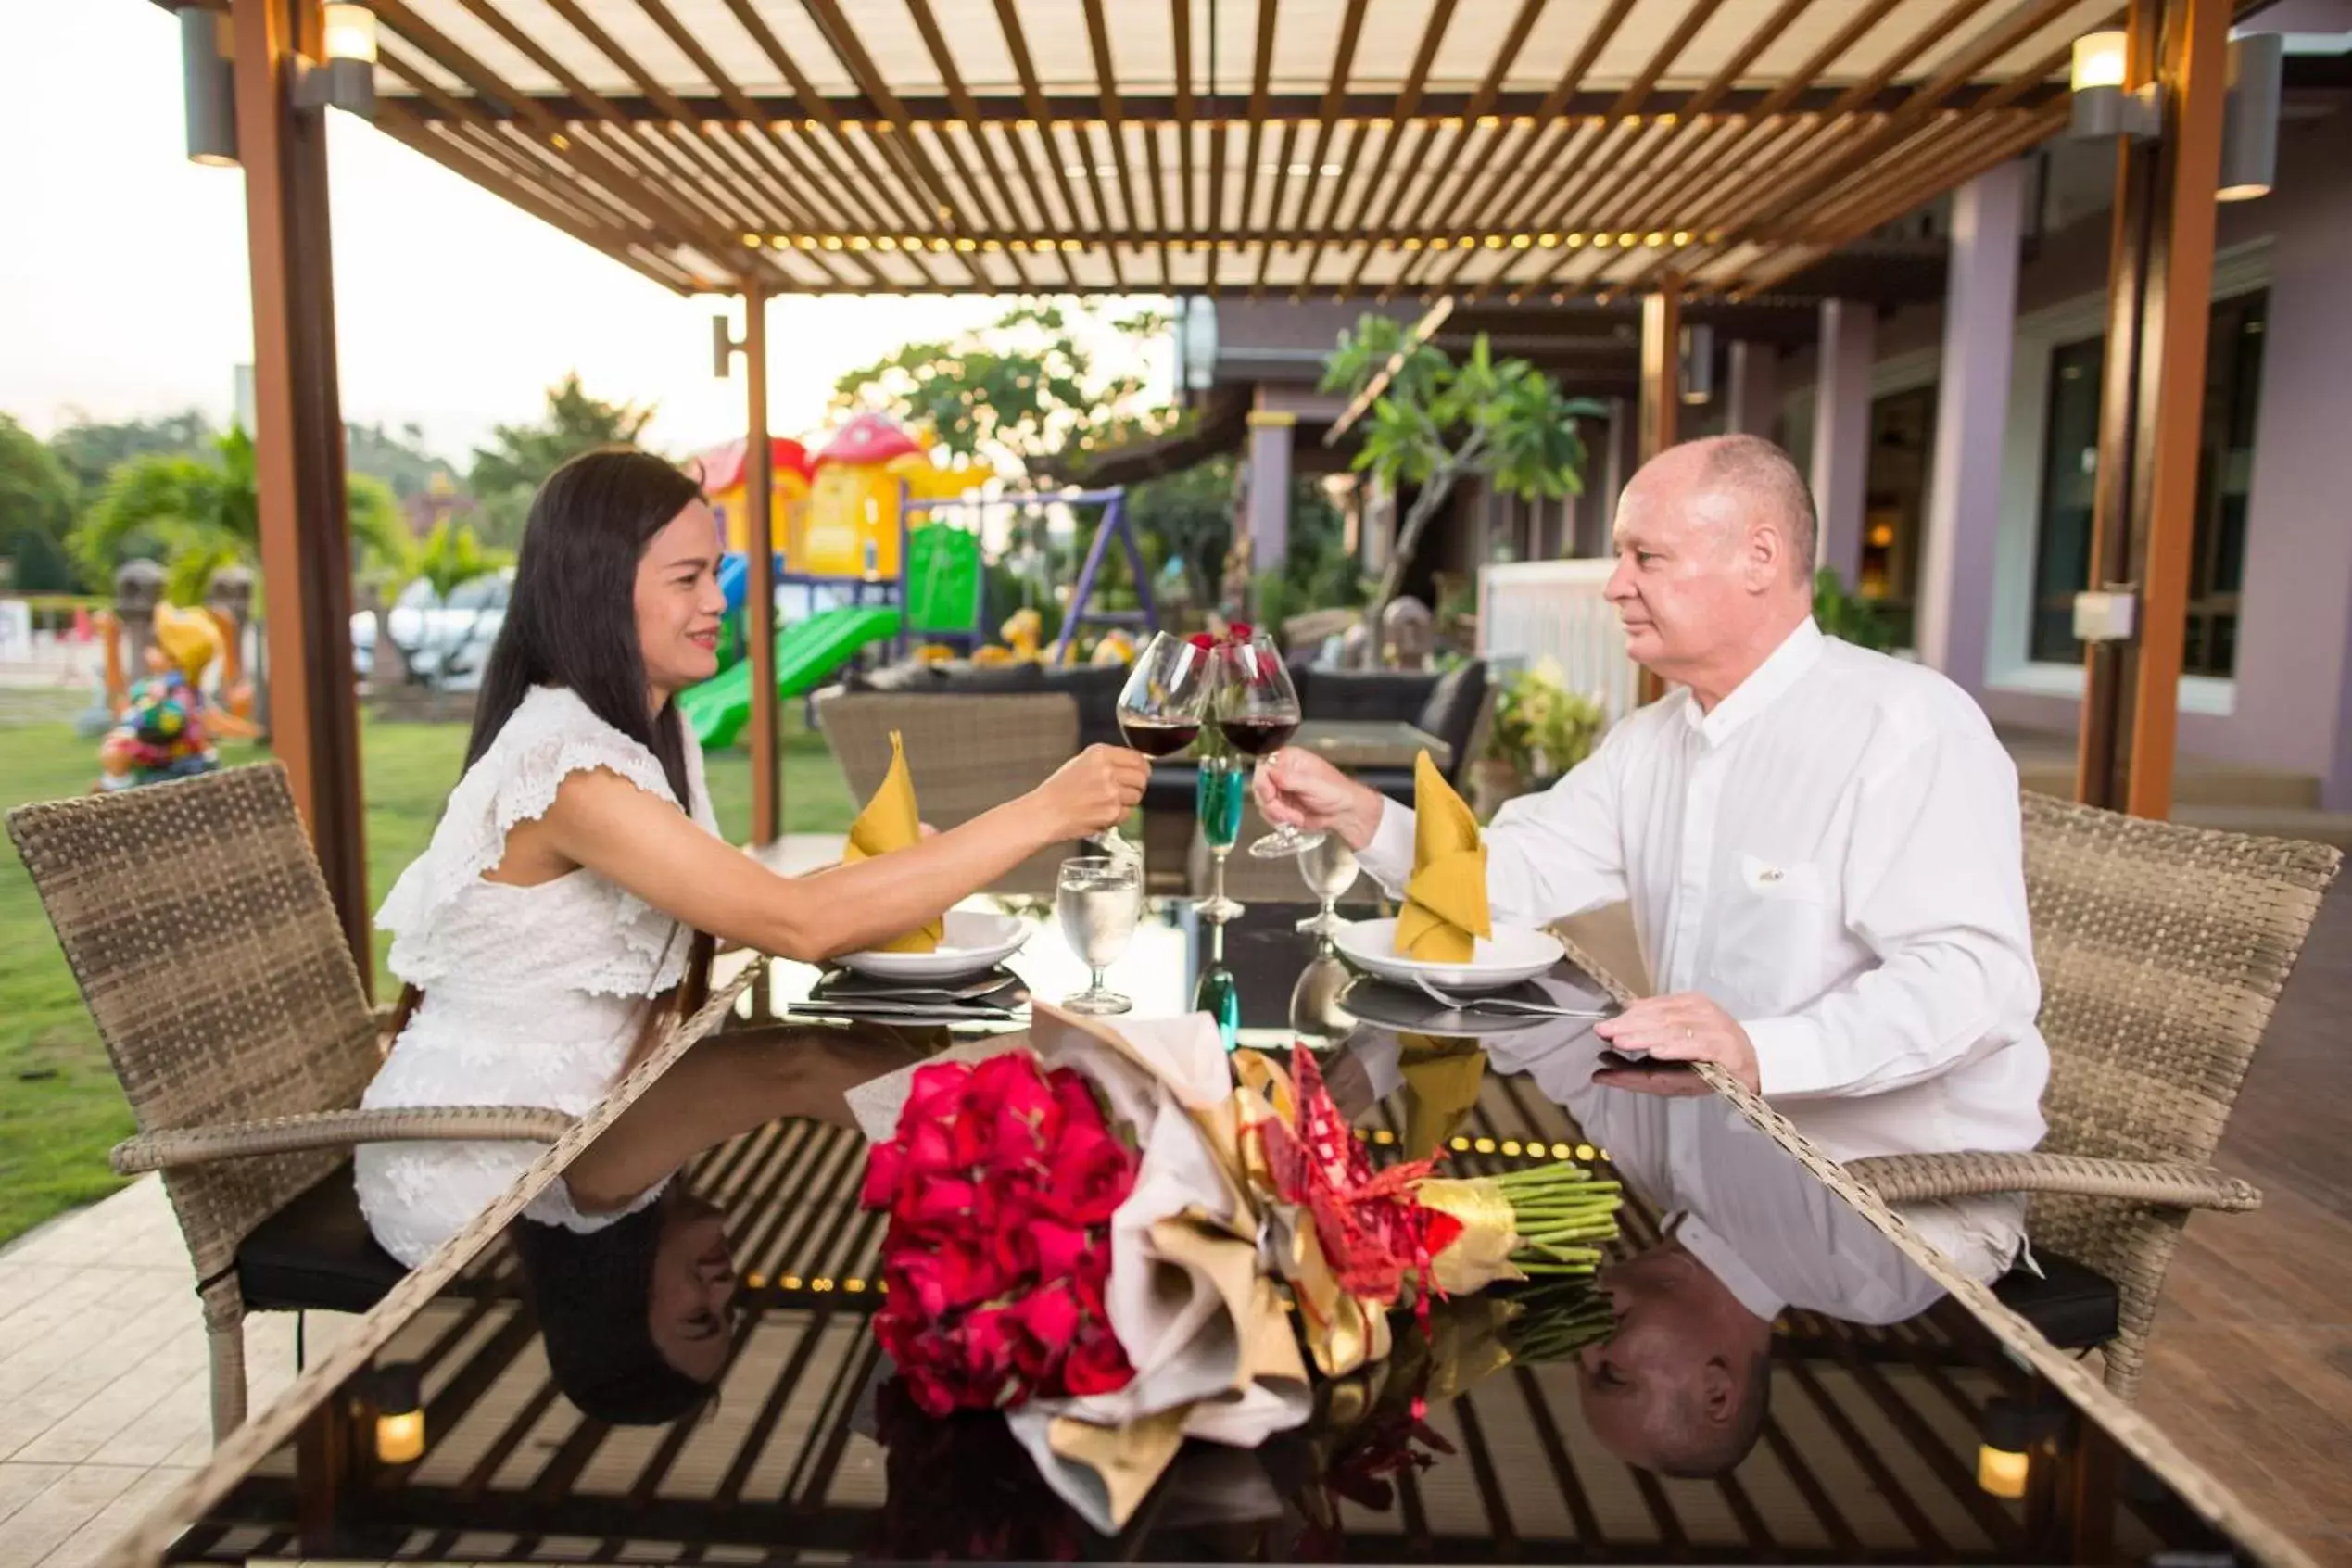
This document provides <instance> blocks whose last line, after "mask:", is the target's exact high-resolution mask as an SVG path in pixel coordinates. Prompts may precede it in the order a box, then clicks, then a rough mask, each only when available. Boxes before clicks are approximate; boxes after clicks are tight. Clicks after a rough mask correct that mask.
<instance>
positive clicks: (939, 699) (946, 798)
mask: <svg viewBox="0 0 2352 1568" xmlns="http://www.w3.org/2000/svg"><path fill="white" fill-rule="evenodd" d="M816 722H817V723H818V725H819V726H821V727H823V729H824V731H825V740H826V743H827V744H828V745H829V746H831V747H832V748H833V760H834V761H835V762H837V763H839V764H840V765H841V777H842V778H845V779H847V780H848V781H849V787H850V793H851V794H853V795H854V796H855V797H856V798H857V799H859V800H861V801H863V800H866V799H867V798H868V797H869V796H871V795H872V794H873V793H874V791H875V790H878V789H879V788H881V784H882V776H883V775H884V774H885V773H887V772H889V771H890V765H891V731H893V730H896V731H897V732H898V733H899V734H900V736H901V737H902V738H903V739H904V740H905V743H906V765H907V768H908V770H909V771H911V772H912V773H913V774H914V776H915V794H916V798H917V802H918V803H920V805H921V807H922V812H923V820H924V821H926V822H928V823H929V824H930V825H931V826H932V827H934V828H953V827H955V826H956V825H957V824H959V823H963V822H968V821H970V820H971V819H972V818H973V817H975V816H980V814H981V813H982V812H984V811H987V810H989V809H990V808H992V807H993V806H1000V805H1003V804H1004V803H1005V802H1006V801H1009V800H1012V799H1014V798H1015V797H1017V796H1019V795H1023V794H1026V793H1028V792H1029V791H1030V790H1034V789H1035V788H1037V786H1038V785H1040V784H1043V782H1045V780H1046V779H1047V778H1051V777H1052V776H1053V773H1054V770H1055V769H1056V768H1057V767H1059V766H1061V765H1062V764H1064V763H1066V762H1068V761H1069V759H1070V758H1071V757H1073V756H1075V755H1077V754H1078V703H1077V702H1075V701H1074V700H1073V699H1072V698H1070V697H1069V694H1067V693H1065V692H1057V691H1056V692H1012V693H996V692H970V693H966V694H962V695H946V694H941V693H925V694H921V695H912V694H909V695H902V694H900V693H897V692H883V691H834V692H830V693H828V694H826V695H824V696H821V697H819V698H818V699H817V700H816ZM1079 853H1081V852H1080V850H1079V847H1078V846H1077V845H1076V844H1074V843H1064V844H1054V845H1049V846H1048V847H1046V848H1045V849H1043V850H1041V851H1039V852H1038V853H1037V854H1033V855H1031V856H1030V857H1029V858H1028V859H1027V860H1024V861H1022V862H1021V863H1020V864H1019V865H1018V866H1014V867H1013V868H1012V869H1011V870H1010V871H1008V872H1006V873H1005V875H1004V876H1003V877H1000V878H999V879H997V880H996V881H995V882H994V883H993V884H992V885H991V887H990V890H989V891H993V892H1017V893H1035V894H1043V895H1046V896H1049V897H1050V896H1051V895H1052V893H1053V891H1054V876H1055V867H1056V866H1058V865H1059V864H1060V863H1061V862H1062V861H1064V860H1066V859H1068V858H1069V856H1071V855H1073V854H1079Z"/></svg>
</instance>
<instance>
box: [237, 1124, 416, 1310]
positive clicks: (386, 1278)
mask: <svg viewBox="0 0 2352 1568" xmlns="http://www.w3.org/2000/svg"><path fill="white" fill-rule="evenodd" d="M407 1272H408V1269H407V1267H406V1266H405V1265H403V1264H402V1263H401V1262H400V1260H399V1259H398V1258H394V1257H393V1256H392V1255H391V1254H390V1253H388V1252H386V1251H385V1250H384V1249H383V1248H382V1247H380V1246H376V1244H375V1237H374V1236H373V1235H371V1234H369V1233H368V1222H367V1220H366V1219H365V1218H364V1217H363V1216H362V1215H361V1214H360V1195H359V1192H358V1190H357V1189H356V1188H354V1187H353V1186H352V1184H351V1164H350V1162H349V1161H348V1160H346V1161H345V1162H344V1163H343V1164H341V1165H338V1166H336V1167H335V1169H334V1170H330V1171H328V1172H327V1174H326V1175H325V1176H324V1177H322V1178H321V1179H320V1181H319V1182H318V1183H317V1184H316V1185H314V1186H312V1187H311V1188H310V1189H309V1190H308V1191H307V1192H305V1193H303V1194H302V1195H301V1196H299V1197H297V1198H296V1199H295V1200H294V1201H293V1202H291V1203H289V1204H287V1205H286V1206H285V1208H281V1209H279V1210H278V1211H277V1212H276V1213H275V1214H272V1215H271V1216H270V1217H269V1218H268V1219H267V1220H263V1221H261V1223H260V1225H259V1226H258V1227H257V1228H256V1229H255V1230H254V1233H252V1234H251V1235H249V1236H247V1237H246V1238H245V1245H244V1246H240V1247H238V1248H237V1288H238V1289H239V1290H241V1291H243V1292H244V1293H245V1304H246V1307H247V1309H248V1310H252V1311H257V1312H290V1311H322V1312H364V1311H366V1310H367V1309H369V1308H371V1307H373V1306H374V1305H375V1304H376V1303H377V1302H378V1301H381V1300H382V1299H384V1294H385V1292H386V1291H388V1290H390V1289H391V1288H392V1287H393V1286H394V1285H396V1284H398V1283H399V1282H400V1279H401V1276H403V1275H405V1274H406V1273H407Z"/></svg>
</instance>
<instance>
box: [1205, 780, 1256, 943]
mask: <svg viewBox="0 0 2352 1568" xmlns="http://www.w3.org/2000/svg"><path fill="white" fill-rule="evenodd" d="M1248 790H1249V776H1248V775H1247V774H1245V773H1244V772H1243V771H1242V766H1241V764H1240V763H1238V762H1236V761H1235V760H1234V759H1233V758H1232V757H1228V756H1214V757H1203V758H1201V760H1200V777H1199V778H1198V779H1197V780H1195V783H1194V786H1193V807H1194V813H1195V816H1198V817H1199V819H1200V832H1201V837H1202V838H1203V839H1204V840H1205V841H1207V842H1208V866H1209V879H1208V897H1207V898H1206V899H1204V900H1202V901H1201V906H1200V917H1201V918H1202V919H1204V920H1207V921H1208V922H1210V923H1211V924H1212V925H1222V924H1224V923H1225V922H1226V921H1228V920H1233V919H1237V918H1239V917H1240V916H1241V913H1242V906H1241V904H1240V903H1239V902H1238V901H1236V900H1234V899H1231V898H1228V897H1226V896H1225V857H1226V856H1227V855H1228V854H1232V853H1233V841H1234V840H1235V839H1237V838H1239V837H1241V825H1242V797H1243V796H1244V795H1245V794H1246V793H1247V791H1248Z"/></svg>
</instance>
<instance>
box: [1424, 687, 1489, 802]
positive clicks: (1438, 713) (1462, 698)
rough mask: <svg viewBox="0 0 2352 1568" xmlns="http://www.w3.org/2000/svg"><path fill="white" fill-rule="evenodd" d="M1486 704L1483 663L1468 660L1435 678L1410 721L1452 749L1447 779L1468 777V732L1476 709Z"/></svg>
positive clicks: (1470, 759) (1475, 715)
mask: <svg viewBox="0 0 2352 1568" xmlns="http://www.w3.org/2000/svg"><path fill="white" fill-rule="evenodd" d="M1484 702H1486V661H1485V660H1483V659H1472V660H1469V661H1467V662H1465V663H1464V664H1460V665H1458V666H1456V667H1455V668H1453V669H1450V670H1448V671H1447V672H1446V673H1445V674H1444V675H1442V676H1439V677H1437V684H1436V685H1435V686H1434V687H1432V688H1431V689H1430V692H1429V700H1428V701H1427V702H1423V704H1422V707H1421V714H1420V716H1418V717H1417V718H1415V719H1414V721H1413V722H1414V723H1415V724H1417V725H1419V726H1420V727H1422V728H1423V729H1425V730H1427V731H1429V733H1430V734H1432V735H1435V737H1437V739H1438V740H1443V741H1444V742H1445V743H1446V744H1447V745H1448V746H1450V747H1452V748H1453V756H1454V762H1453V766H1452V767H1451V768H1449V769H1448V778H1453V779H1455V780H1460V779H1463V778H1469V777H1470V765H1471V762H1472V761H1473V759H1472V758H1471V757H1470V756H1469V755H1468V754H1467V753H1468V752H1469V750H1470V732H1471V731H1472V730H1473V729H1475V728H1477V727H1478V709H1479V707H1480V705H1481V704H1483V703H1484Z"/></svg>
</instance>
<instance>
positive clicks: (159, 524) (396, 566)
mask: <svg viewBox="0 0 2352 1568" xmlns="http://www.w3.org/2000/svg"><path fill="white" fill-rule="evenodd" d="M215 446H216V448H217V449H218V450H219V452H220V461H219V462H203V461H201V460H200V459H196V458H192V457H173V456H163V455H160V454H154V453H150V454H148V455H146V456H144V457H136V458H133V459H131V460H130V461H129V462H124V463H121V464H120V465H118V466H117V467H116V468H115V470H114V472H113V474H110V475H109V476H108V477H107V487H106V489H105V491H104V492H103V493H102V494H101V495H100V496H99V497H98V500H97V503H96V504H95V505H94V506H93V507H91V509H90V510H89V512H87V513H86V514H85V515H84V516H83V517H82V521H81V522H80V523H78V524H76V525H74V528H73V532H72V534H71V535H70V537H69V538H68V541H67V542H68V545H69V547H70V549H71V550H72V552H73V555H74V559H75V561H76V562H77V563H79V564H80V565H81V567H82V571H83V573H84V574H85V575H87V577H88V578H89V580H90V581H92V582H96V583H103V582H106V581H107V579H108V578H110V577H111V576H112V575H113V573H114V569H115V567H116V566H117V565H119V564H120V563H121V561H122V560H123V559H124V557H126V556H127V555H130V554H133V553H139V552H144V551H145V550H154V551H156V552H157V553H159V554H160V555H162V556H163V558H164V569H165V572H166V575H167V580H166V586H165V593H166V595H167V597H169V598H170V600H171V602H172V603H174V604H182V605H187V604H196V603H199V602H201V601H202V600H203V598H204V593H205V589H206V588H209V586H210V585H211V582H212V575H213V573H215V572H217V571H219V570H220V569H221V567H223V566H227V565H231V564H234V563H240V562H241V563H246V564H247V565H258V564H259V562H260V555H261V508H260V499H259V490H258V487H257V486H256V483H255V479H254V472H253V440H252V438H251V437H250V436H247V435H246V433H245V432H244V431H243V430H239V429H232V430H231V431H230V432H229V433H228V434H227V435H225V436H221V437H220V439H219V440H218V441H217V442H216V443H215ZM346 494H347V498H348V512H349V517H350V525H351V539H352V543H353V545H354V546H355V547H356V548H357V552H358V556H359V562H360V569H361V570H362V571H365V572H369V573H382V574H384V575H389V576H394V577H405V576H407V575H409V572H410V569H411V560H412V558H413V555H414V552H415V544H414V541H413V540H411V537H409V531H408V527H407V525H406V524H404V523H403V522H402V521H401V519H400V512H399V507H398V503H397V502H396V501H395V500H394V499H392V492H391V491H390V490H388V489H386V487H385V486H384V485H383V483H382V482H381V481H379V480H376V479H372V478H370V477H368V476H367V475H366V474H352V475H350V476H349V477H348V479H347V481H346Z"/></svg>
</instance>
